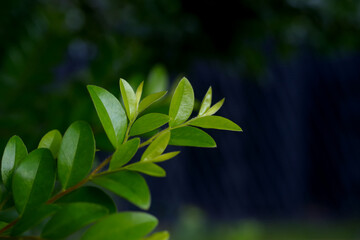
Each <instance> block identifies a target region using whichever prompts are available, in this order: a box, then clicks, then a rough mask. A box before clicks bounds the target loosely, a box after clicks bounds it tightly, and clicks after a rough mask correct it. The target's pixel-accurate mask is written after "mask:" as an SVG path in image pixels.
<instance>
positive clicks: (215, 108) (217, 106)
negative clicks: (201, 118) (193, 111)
mask: <svg viewBox="0 0 360 240" xmlns="http://www.w3.org/2000/svg"><path fill="white" fill-rule="evenodd" d="M224 102H225V98H223V99H221V100H220V101H219V102H217V103H215V104H214V106H212V107H211V108H210V109H209V110H208V111H207V112H206V113H205V114H204V115H205V116H211V115H214V114H215V113H217V111H219V109H220V108H221V107H222V105H223V104H224Z"/></svg>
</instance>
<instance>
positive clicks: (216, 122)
mask: <svg viewBox="0 0 360 240" xmlns="http://www.w3.org/2000/svg"><path fill="white" fill-rule="evenodd" d="M190 125H192V126H196V127H201V128H212V129H219V130H229V131H242V130H241V128H240V127H239V126H238V125H237V124H236V123H234V122H233V121H231V120H229V119H227V118H224V117H220V116H205V117H200V118H197V119H195V120H194V121H191V122H190Z"/></svg>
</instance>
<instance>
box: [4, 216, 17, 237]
mask: <svg viewBox="0 0 360 240" xmlns="http://www.w3.org/2000/svg"><path fill="white" fill-rule="evenodd" d="M19 219H20V218H17V219H15V220H14V221H12V222H10V223H9V224H8V225H6V226H5V227H3V228H2V229H1V230H0V234H2V233H4V232H5V231H7V230H8V229H10V228H12V226H14V225H15V224H16V223H17V222H18V221H19ZM1 237H2V236H1Z"/></svg>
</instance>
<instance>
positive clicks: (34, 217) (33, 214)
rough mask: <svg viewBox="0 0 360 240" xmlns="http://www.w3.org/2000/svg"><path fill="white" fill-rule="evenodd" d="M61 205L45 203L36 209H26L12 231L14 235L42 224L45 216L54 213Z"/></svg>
mask: <svg viewBox="0 0 360 240" xmlns="http://www.w3.org/2000/svg"><path fill="white" fill-rule="evenodd" d="M59 208H60V207H59V206H57V205H54V204H51V205H47V204H44V205H42V206H41V207H37V208H34V209H29V211H26V212H25V213H24V215H23V216H22V217H21V218H20V220H19V221H18V222H17V223H16V225H15V226H14V228H13V229H12V231H11V235H12V236H17V235H20V234H22V233H24V232H25V231H27V230H28V229H30V228H33V227H35V226H36V225H38V224H40V223H41V222H42V221H43V220H44V219H45V218H47V217H49V216H50V215H52V214H54V213H55V212H56V211H57V210H59Z"/></svg>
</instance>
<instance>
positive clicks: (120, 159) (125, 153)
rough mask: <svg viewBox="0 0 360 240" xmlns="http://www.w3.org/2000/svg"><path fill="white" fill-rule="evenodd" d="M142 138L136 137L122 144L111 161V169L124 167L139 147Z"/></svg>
mask: <svg viewBox="0 0 360 240" xmlns="http://www.w3.org/2000/svg"><path fill="white" fill-rule="evenodd" d="M139 145H140V138H134V139H131V140H129V141H127V142H126V143H124V144H122V145H120V146H119V147H118V149H117V150H116V151H115V153H114V155H113V156H112V159H111V161H110V166H109V169H110V170H114V169H117V168H120V167H122V166H123V165H125V164H126V163H128V162H129V161H130V160H131V159H132V158H133V157H134V155H135V153H136V152H137V150H138V149H139Z"/></svg>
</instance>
